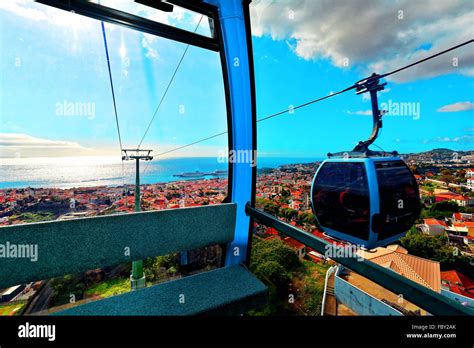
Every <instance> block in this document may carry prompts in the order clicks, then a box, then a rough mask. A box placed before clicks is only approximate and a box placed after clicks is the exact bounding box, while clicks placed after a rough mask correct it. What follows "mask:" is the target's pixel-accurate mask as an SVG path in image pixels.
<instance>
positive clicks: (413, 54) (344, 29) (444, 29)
mask: <svg viewBox="0 0 474 348" xmlns="http://www.w3.org/2000/svg"><path fill="white" fill-rule="evenodd" d="M251 11H252V12H251V13H252V32H253V35H255V36H258V37H260V36H263V35H269V36H271V37H272V38H273V39H275V40H291V41H292V42H293V43H292V44H291V46H290V47H293V51H294V52H295V54H297V55H298V56H300V57H302V58H303V59H307V60H310V59H319V58H325V59H328V60H330V61H331V62H332V64H334V65H335V66H338V67H341V68H345V67H346V65H345V63H346V62H348V63H349V67H353V66H354V65H355V66H360V67H363V70H364V73H366V74H369V73H371V72H374V71H375V72H378V73H384V72H387V71H391V70H393V69H395V68H398V67H400V66H403V65H406V64H407V63H410V62H413V61H414V60H417V59H420V58H422V57H426V56H428V55H430V54H433V53H436V52H439V51H441V50H443V49H446V48H448V47H450V46H454V45H456V44H459V43H461V42H464V41H467V40H469V39H471V38H472V36H473V35H472V23H473V22H474V11H473V8H472V3H471V2H469V1H462V0H452V1H449V2H448V1H443V2H442V1H438V0H420V1H411V0H399V1H389V0H366V1H364V3H363V4H362V3H361V2H359V1H353V0H338V1H333V0H319V1H314V0H302V1H278V2H275V1H271V0H260V1H258V0H257V1H254V2H253V3H252V5H251ZM399 11H403V12H399ZM401 14H402V16H403V19H400V15H401ZM454 58H456V60H455V61H454V60H453V59H454ZM456 64H457V66H456ZM452 72H459V73H463V74H466V75H472V74H474V50H473V49H470V47H463V48H461V49H459V50H457V51H454V52H452V53H451V54H448V55H444V56H441V57H439V58H436V59H433V60H431V61H429V62H426V63H423V64H421V65H418V66H417V67H415V68H413V69H409V70H407V71H406V72H403V73H400V74H396V75H393V76H392V77H389V79H391V80H393V81H398V82H405V81H411V80H416V79H420V78H428V77H433V76H438V75H441V74H446V73H452Z"/></svg>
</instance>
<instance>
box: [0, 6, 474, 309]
mask: <svg viewBox="0 0 474 348" xmlns="http://www.w3.org/2000/svg"><path fill="white" fill-rule="evenodd" d="M37 2H38V3H41V4H44V5H48V6H52V7H55V8H57V9H61V10H65V11H70V12H74V13H75V15H77V16H87V17H90V18H93V19H96V20H98V21H103V22H106V23H112V24H116V25H121V26H125V27H127V28H131V29H133V30H138V31H142V32H145V33H148V34H151V35H156V36H160V37H164V38H166V39H170V40H175V41H179V42H183V43H186V44H189V45H192V46H197V47H201V48H204V49H208V50H212V51H215V52H219V55H220V57H221V63H222V72H223V77H224V78H223V80H224V88H225V96H226V103H227V123H228V130H229V131H228V146H229V150H236V151H238V150H241V151H248V152H249V153H252V154H255V150H257V141H256V139H257V131H256V122H257V118H256V104H255V98H256V96H255V86H254V71H253V53H252V39H251V31H250V15H249V3H250V1H248V0H202V1H186V0H166V1H153V2H152V1H144V0H141V1H138V2H139V3H141V4H145V5H149V6H154V7H155V8H157V9H158V10H161V11H172V10H173V7H174V6H179V7H182V8H185V9H188V10H191V11H194V12H197V13H200V14H202V15H204V16H205V17H206V18H208V20H209V23H210V27H211V28H212V33H211V34H212V35H211V37H205V36H203V35H200V34H197V33H192V32H188V31H185V30H182V29H179V28H176V27H173V26H170V25H166V24H162V23H158V22H154V21H152V20H149V19H145V18H141V17H138V16H136V15H133V14H130V13H125V12H123V11H120V10H118V9H114V8H110V7H106V6H103V5H101V4H100V1H98V2H91V1H83V0H37ZM235 57H238V59H239V65H238V68H236V66H235V65H234V59H235ZM359 87H360V90H359V91H362V90H363V88H367V90H368V92H369V93H371V96H372V105H373V110H374V120H375V126H374V131H373V134H372V136H371V138H369V141H366V142H362V143H361V144H359V145H358V146H356V148H355V149H354V150H353V151H350V152H348V153H340V154H334V155H332V154H331V155H330V158H329V159H327V160H326V161H324V163H323V164H322V165H321V166H320V167H319V170H318V171H317V173H316V175H315V181H314V183H313V187H312V192H311V196H312V204H313V208H314V210H315V213H316V217H317V219H318V221H319V223H320V225H321V226H322V227H323V228H324V229H325V231H326V233H327V234H328V235H333V236H334V237H335V238H339V239H344V240H346V241H349V242H352V243H356V244H362V245H364V246H365V247H367V248H372V247H374V246H377V245H383V244H386V243H388V242H390V241H393V240H396V239H398V238H400V236H402V235H403V233H405V232H406V230H407V228H408V227H409V226H411V224H412V223H413V221H414V219H416V216H417V215H418V213H419V201H418V197H419V195H418V188H417V185H416V182H415V181H413V176H412V174H411V172H410V171H409V169H408V168H407V167H406V165H405V164H404V163H403V161H402V160H401V159H400V158H399V157H397V156H396V154H389V155H387V154H381V153H375V152H372V151H370V150H369V149H368V146H369V145H370V144H371V143H372V142H373V140H375V138H376V135H377V133H378V130H379V127H380V126H381V113H380V112H379V110H378V105H377V101H376V95H377V91H379V90H380V84H379V78H378V76H376V77H375V78H374V77H372V78H369V79H367V80H366V81H365V82H361V83H360V84H359ZM256 174H257V172H256V167H255V166H251V165H249V164H248V163H229V177H228V180H229V192H228V197H227V199H226V201H225V202H224V203H222V204H220V205H212V206H211V205H210V206H201V207H191V208H180V209H171V210H160V211H147V212H133V213H127V214H119V215H110V216H98V217H87V218H79V219H74V220H62V221H51V222H42V223H29V224H24V225H12V226H6V227H2V229H1V233H0V243H6V242H7V241H8V242H10V243H17V244H22V243H27V244H37V245H38V249H39V250H41V257H40V258H39V259H38V260H37V262H29V260H26V259H15V260H12V259H5V260H2V261H1V262H2V263H1V268H2V270H3V272H0V288H4V287H8V286H13V285H16V284H21V283H25V282H29V281H35V280H38V279H48V278H52V277H55V276H61V275H65V274H71V273H75V272H85V271H87V270H90V269H94V268H100V267H104V266H108V265H114V264H118V263H121V262H122V263H123V262H131V261H137V260H143V259H144V258H147V257H153V256H158V255H165V254H168V253H172V252H184V251H187V250H193V249H198V248H202V247H206V246H208V245H212V244H219V245H223V246H225V247H224V251H225V257H224V262H223V263H224V264H223V265H222V267H221V268H218V269H215V270H211V271H206V272H203V273H199V274H196V275H191V276H187V277H184V278H181V279H177V280H172V281H169V282H166V283H162V284H157V285H152V286H148V287H144V288H141V289H138V290H134V291H131V292H128V293H125V294H121V295H117V296H113V297H109V298H106V299H100V300H97V301H93V302H88V303H84V304H81V305H78V306H75V307H72V308H68V309H65V310H63V311H59V312H56V313H54V315H87V316H91V315H140V316H162V315H203V314H206V315H207V314H226V315H241V314H246V313H247V312H248V311H250V310H252V309H255V308H259V307H262V306H265V304H266V303H267V301H268V289H267V287H266V286H265V285H264V284H263V283H262V282H261V281H260V280H258V279H257V278H256V277H255V276H254V275H253V274H252V273H251V272H250V271H249V270H248V266H249V263H250V248H251V241H252V233H253V225H254V223H255V222H258V223H260V224H263V225H266V226H268V227H273V228H275V229H276V230H278V231H279V232H280V233H281V234H283V235H285V236H289V237H291V238H294V239H296V240H297V241H299V242H301V243H303V244H305V245H306V246H308V247H311V248H313V249H314V250H316V251H318V252H321V253H323V254H324V252H325V251H326V250H327V248H328V247H329V248H334V249H335V250H336V249H337V248H339V247H338V246H336V245H334V244H331V243H329V242H328V241H326V240H323V239H321V238H317V237H315V236H314V235H311V234H308V233H306V232H304V231H302V230H299V229H298V228H296V227H294V226H292V225H290V224H287V223H285V222H283V221H281V220H279V219H277V218H276V217H274V216H272V215H270V214H268V213H265V212H263V211H261V210H259V209H256V208H255V194H256ZM132 231H133V233H131V232H132ZM196 231H198V232H199V233H197V232H196ZM125 247H127V248H129V250H130V251H131V254H130V255H129V256H124V253H123V250H124V248H125ZM334 255H337V253H334ZM334 261H336V262H338V263H340V264H341V265H343V266H344V267H347V268H349V269H351V270H353V271H354V272H357V273H360V274H361V275H363V276H365V277H367V278H368V279H370V280H372V281H374V282H376V283H377V284H380V285H381V286H383V287H385V288H386V289H388V290H390V291H392V292H394V293H396V294H403V295H404V297H405V298H406V299H407V300H409V301H411V302H413V303H416V304H419V305H420V306H422V307H423V308H425V309H426V310H427V311H428V312H430V313H432V314H435V315H449V314H455V315H466V314H470V310H469V309H467V308H465V307H463V306H462V305H460V304H459V303H457V302H456V301H454V300H451V299H448V298H446V297H443V296H441V295H440V294H438V293H436V292H434V291H432V290H430V289H428V288H426V287H424V286H422V285H420V284H418V283H415V282H413V281H411V280H409V279H407V278H405V277H402V276H400V275H398V274H396V273H395V272H392V271H391V270H389V269H386V268H384V267H381V266H379V265H377V264H375V263H372V262H370V261H368V260H363V261H361V260H357V259H354V258H345V257H334ZM183 298H185V299H186V301H180V300H181V299H183Z"/></svg>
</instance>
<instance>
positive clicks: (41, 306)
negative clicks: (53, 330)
mask: <svg viewBox="0 0 474 348" xmlns="http://www.w3.org/2000/svg"><path fill="white" fill-rule="evenodd" d="M51 296H53V289H52V288H51V285H50V282H49V281H47V283H46V284H45V285H44V286H42V287H41V288H40V289H39V290H38V293H37V294H35V295H34V298H33V299H32V301H31V302H30V303H29V304H28V307H27V308H26V309H25V311H24V312H23V314H27V315H35V314H39V313H38V312H41V311H45V310H47V309H48V308H49V301H50V299H51Z"/></svg>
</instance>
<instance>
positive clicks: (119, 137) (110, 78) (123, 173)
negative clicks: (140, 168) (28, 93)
mask: <svg viewBox="0 0 474 348" xmlns="http://www.w3.org/2000/svg"><path fill="white" fill-rule="evenodd" d="M100 23H101V28H102V37H103V39H104V47H105V56H106V57H107V67H108V71H109V81H110V90H111V92H112V101H113V104H114V113H115V124H116V125H117V134H118V140H119V145H120V158H122V149H123V146H122V136H121V135H120V124H119V118H118V113H117V103H116V101H115V90H114V83H113V79H112V70H111V68H110V58H109V49H108V47H107V37H106V35H105V26H104V22H100ZM122 185H125V167H124V164H123V159H122Z"/></svg>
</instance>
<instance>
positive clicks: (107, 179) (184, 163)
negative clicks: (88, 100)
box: [0, 156, 324, 189]
mask: <svg viewBox="0 0 474 348" xmlns="http://www.w3.org/2000/svg"><path fill="white" fill-rule="evenodd" d="M323 159H324V158H323V157H259V158H258V161H257V169H263V168H277V167H280V166H283V165H287V164H300V163H313V162H320V161H322V160H323ZM0 161H1V163H2V165H1V167H0V173H1V178H2V180H1V181H0V189H15V188H26V187H31V188H59V189H70V188H74V187H77V188H78V187H90V186H121V185H124V184H125V185H130V184H132V185H133V184H135V163H134V161H124V162H123V170H122V161H121V160H120V159H117V157H110V156H107V157H106V156H102V157H100V156H97V157H92V156H89V157H43V158H41V157H34V158H2V159H0ZM140 165H141V166H140V183H141V184H155V183H168V182H173V181H183V180H203V179H210V178H226V177H227V175H226V174H224V175H205V176H202V177H187V178H183V177H178V176H176V175H179V174H183V173H193V172H203V173H206V174H210V173H213V172H215V171H225V170H227V169H228V163H227V162H222V161H219V160H218V158H216V157H173V158H164V159H158V160H154V161H151V162H145V161H143V162H141V163H140ZM123 173H124V174H125V175H122V174H123Z"/></svg>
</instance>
